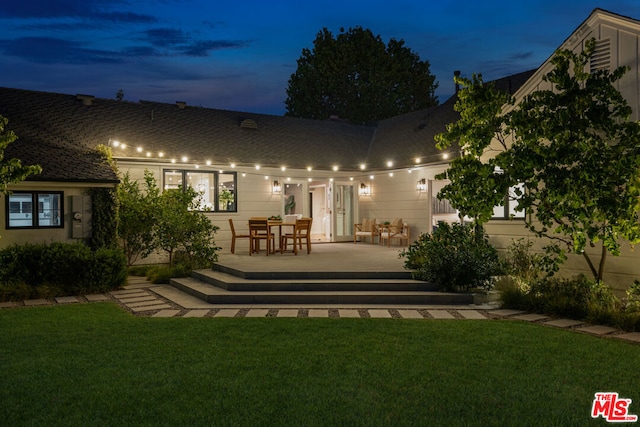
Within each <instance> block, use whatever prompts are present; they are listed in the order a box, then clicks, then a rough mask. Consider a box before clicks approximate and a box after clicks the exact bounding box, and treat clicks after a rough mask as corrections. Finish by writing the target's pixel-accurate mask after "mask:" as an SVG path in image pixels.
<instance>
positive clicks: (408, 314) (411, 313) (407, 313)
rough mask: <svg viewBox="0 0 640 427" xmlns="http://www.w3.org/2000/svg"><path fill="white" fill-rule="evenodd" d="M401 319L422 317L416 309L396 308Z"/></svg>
mask: <svg viewBox="0 0 640 427" xmlns="http://www.w3.org/2000/svg"><path fill="white" fill-rule="evenodd" d="M398 313H400V317H402V318H403V319H424V316H422V314H420V312H419V311H418V310H398Z"/></svg>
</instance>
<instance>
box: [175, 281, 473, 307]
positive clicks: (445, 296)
mask: <svg viewBox="0 0 640 427" xmlns="http://www.w3.org/2000/svg"><path fill="white" fill-rule="evenodd" d="M171 285H172V286H174V287H175V288H177V289H180V290H181V291H183V292H186V293H188V294H190V295H193V296H195V297H197V298H199V299H201V300H203V301H206V302H208V303H210V304H387V305H397V304H420V305H467V304H472V303H473V296H472V295H470V294H453V293H444V292H433V291H396V290H384V291H380V290H368V289H363V290H359V291H354V290H323V291H320V290H313V291H311V290H302V291H300V290H286V291H273V290H261V291H233V290H227V289H223V288H220V287H218V286H214V285H212V284H209V283H206V282H203V281H202V280H199V279H197V278H194V277H187V278H177V279H172V280H171Z"/></svg>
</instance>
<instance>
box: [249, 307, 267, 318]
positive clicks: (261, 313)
mask: <svg viewBox="0 0 640 427" xmlns="http://www.w3.org/2000/svg"><path fill="white" fill-rule="evenodd" d="M267 313H269V309H266V308H252V309H251V310H249V312H248V313H247V315H246V316H245V317H265V316H266V315H267Z"/></svg>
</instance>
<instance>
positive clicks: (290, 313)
mask: <svg viewBox="0 0 640 427" xmlns="http://www.w3.org/2000/svg"><path fill="white" fill-rule="evenodd" d="M278 317H298V309H297V308H285V309H280V310H278Z"/></svg>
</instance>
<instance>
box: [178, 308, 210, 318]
mask: <svg viewBox="0 0 640 427" xmlns="http://www.w3.org/2000/svg"><path fill="white" fill-rule="evenodd" d="M210 311H211V310H189V311H187V312H186V313H185V314H184V316H182V317H205V316H206V315H207V314H209V312H210Z"/></svg>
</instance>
